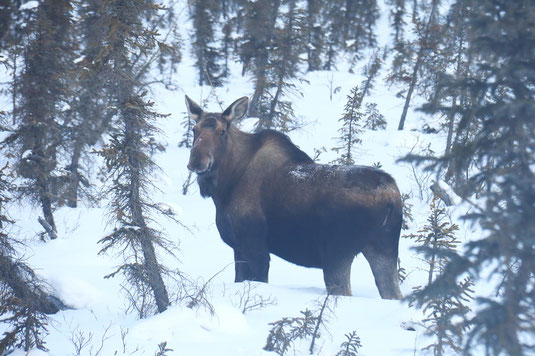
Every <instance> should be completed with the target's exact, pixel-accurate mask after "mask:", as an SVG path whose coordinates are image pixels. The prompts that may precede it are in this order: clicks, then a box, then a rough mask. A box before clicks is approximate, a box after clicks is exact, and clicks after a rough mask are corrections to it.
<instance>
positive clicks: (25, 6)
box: [19, 0, 39, 10]
mask: <svg viewBox="0 0 535 356" xmlns="http://www.w3.org/2000/svg"><path fill="white" fill-rule="evenodd" d="M37 6H39V1H37V0H30V1H27V2H25V3H23V4H22V5H20V7H19V9H21V10H31V9H33V8H36V7H37Z"/></svg>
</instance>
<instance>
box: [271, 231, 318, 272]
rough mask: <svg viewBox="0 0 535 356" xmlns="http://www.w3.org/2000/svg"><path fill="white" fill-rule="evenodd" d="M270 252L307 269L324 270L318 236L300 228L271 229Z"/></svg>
mask: <svg viewBox="0 0 535 356" xmlns="http://www.w3.org/2000/svg"><path fill="white" fill-rule="evenodd" d="M268 244H269V252H270V253H273V254H275V255H277V256H279V257H280V258H282V259H284V260H286V261H288V262H292V263H295V264H297V265H300V266H305V267H315V268H322V267H323V266H322V254H321V248H320V244H319V243H318V239H317V236H315V235H313V234H312V231H310V230H309V229H306V228H303V227H301V228H299V226H288V225H287V226H285V227H284V228H283V227H281V226H279V227H275V228H271V229H270V233H269V236H268Z"/></svg>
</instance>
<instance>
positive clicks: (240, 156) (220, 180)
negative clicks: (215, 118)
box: [211, 125, 256, 206]
mask: <svg viewBox="0 0 535 356" xmlns="http://www.w3.org/2000/svg"><path fill="white" fill-rule="evenodd" d="M255 151H256V149H255V135H254V134H249V133H246V132H243V131H241V130H239V129H238V128H237V127H235V126H234V125H232V126H231V127H230V129H229V130H228V142H227V147H226V151H225V153H224V155H223V158H222V160H221V162H220V163H219V165H218V169H217V172H216V176H215V179H214V180H213V187H212V188H213V189H212V194H211V196H212V199H213V200H214V203H215V205H216V206H217V205H220V204H223V203H224V202H225V201H226V199H227V197H228V196H229V195H230V193H231V192H232V189H233V188H234V186H235V184H236V182H238V181H239V178H240V177H241V175H242V174H243V173H244V172H245V169H246V168H247V165H248V164H249V162H250V161H251V159H252V157H253V156H254V154H255Z"/></svg>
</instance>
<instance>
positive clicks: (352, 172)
mask: <svg viewBox="0 0 535 356" xmlns="http://www.w3.org/2000/svg"><path fill="white" fill-rule="evenodd" d="M186 104H187V107H188V111H189V114H190V116H191V118H192V119H193V120H195V122H196V125H195V127H194V142H193V147H192V148H191V153H190V159H189V163H188V169H189V170H190V171H192V172H195V173H197V182H198V184H199V188H200V193H201V195H202V196H203V197H211V198H212V199H213V201H214V204H215V207H216V225H217V229H218V230H219V233H220V235H221V238H222V239H223V241H224V242H225V243H226V244H227V245H229V246H230V247H232V248H233V249H234V260H235V269H236V278H235V281H236V282H241V281H245V280H250V281H261V282H267V281H268V270H269V261H270V253H273V254H275V255H277V256H279V257H281V258H283V259H285V260H287V261H289V262H292V263H295V264H298V265H301V266H305V267H315V268H321V269H323V276H324V281H325V285H326V287H327V292H328V293H330V294H338V295H351V284H350V272H351V264H352V262H353V259H354V258H355V256H356V255H357V254H358V253H359V252H362V253H363V254H364V256H365V257H366V259H367V260H368V263H369V264H370V266H371V269H372V272H373V275H374V278H375V283H376V285H377V288H378V289H379V293H380V294H381V297H382V298H385V299H400V298H402V295H401V291H400V289H399V284H398V272H397V258H398V242H399V234H400V229H401V218H402V216H401V212H402V205H401V199H400V193H399V190H398V188H397V186H396V183H395V181H394V179H393V178H392V177H391V176H390V175H388V174H387V173H385V172H383V171H381V170H379V169H376V168H373V167H365V166H335V165H324V164H316V163H314V161H313V160H312V159H311V158H310V157H309V156H308V155H307V154H305V153H304V152H303V151H301V150H300V149H299V148H297V146H295V145H294V144H293V143H292V142H291V141H290V139H289V138H288V137H287V136H286V135H284V134H282V133H279V132H276V131H273V130H265V131H261V132H258V133H253V134H250V133H246V132H243V131H241V130H239V129H238V128H237V127H236V126H235V125H233V123H232V121H233V120H236V119H240V118H241V117H242V116H244V115H245V113H246V111H247V106H248V99H247V97H243V98H241V99H238V100H236V101H235V102H234V103H232V105H230V106H229V107H228V108H227V109H226V110H225V111H224V112H223V113H211V112H204V111H203V110H202V109H201V108H200V107H199V105H197V104H196V103H195V102H194V101H192V100H191V99H190V98H188V97H187V96H186Z"/></svg>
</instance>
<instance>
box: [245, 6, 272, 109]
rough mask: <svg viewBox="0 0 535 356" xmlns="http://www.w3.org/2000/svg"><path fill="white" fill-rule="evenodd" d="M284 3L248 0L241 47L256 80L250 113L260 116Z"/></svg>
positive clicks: (246, 63) (247, 65)
mask: <svg viewBox="0 0 535 356" xmlns="http://www.w3.org/2000/svg"><path fill="white" fill-rule="evenodd" d="M280 6H281V0H274V1H253V0H244V5H243V12H244V14H243V17H242V20H243V22H244V24H243V35H242V36H241V38H240V39H239V41H238V43H239V45H238V47H239V57H240V60H241V61H242V63H243V68H244V72H251V73H252V75H253V80H254V93H253V97H252V99H251V102H250V104H249V116H260V112H261V111H262V109H261V102H262V101H265V95H266V94H265V93H264V92H265V90H266V88H267V87H268V85H269V79H268V78H267V66H268V62H269V57H270V49H271V47H272V43H273V36H274V32H275V24H276V21H277V18H278V16H279V9H280ZM263 98H264V99H263ZM264 111H265V110H264Z"/></svg>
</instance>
